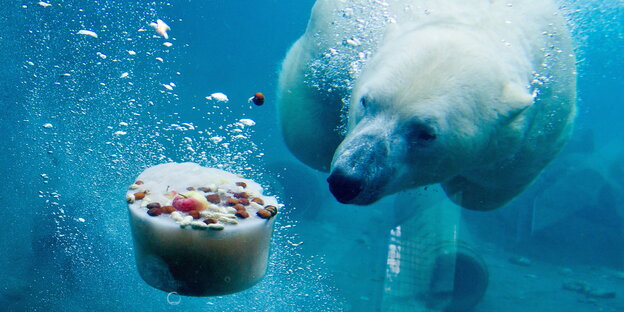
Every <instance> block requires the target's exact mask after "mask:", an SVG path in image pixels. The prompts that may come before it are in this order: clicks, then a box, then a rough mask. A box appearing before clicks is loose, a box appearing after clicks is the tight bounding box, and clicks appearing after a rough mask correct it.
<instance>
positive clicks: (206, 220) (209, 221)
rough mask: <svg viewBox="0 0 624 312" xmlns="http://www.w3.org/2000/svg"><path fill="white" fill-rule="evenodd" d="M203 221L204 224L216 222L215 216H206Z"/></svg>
mask: <svg viewBox="0 0 624 312" xmlns="http://www.w3.org/2000/svg"><path fill="white" fill-rule="evenodd" d="M204 223H206V224H214V223H217V219H215V218H207V219H205V220H204Z"/></svg>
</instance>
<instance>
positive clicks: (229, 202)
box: [225, 198, 238, 206]
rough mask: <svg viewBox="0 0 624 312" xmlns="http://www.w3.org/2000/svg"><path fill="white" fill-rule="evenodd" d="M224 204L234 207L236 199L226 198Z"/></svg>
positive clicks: (236, 202)
mask: <svg viewBox="0 0 624 312" xmlns="http://www.w3.org/2000/svg"><path fill="white" fill-rule="evenodd" d="M225 204H226V205H227V206H234V205H236V204H238V200H237V199H236V198H228V200H226V201H225Z"/></svg>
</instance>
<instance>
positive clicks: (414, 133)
mask: <svg viewBox="0 0 624 312" xmlns="http://www.w3.org/2000/svg"><path fill="white" fill-rule="evenodd" d="M410 128H411V129H410V130H409V133H408V138H409V140H410V142H412V143H415V144H418V145H427V144H430V143H431V142H433V141H435V139H436V138H437V136H436V133H435V130H434V129H432V128H430V127H428V126H424V125H421V124H415V125H412V126H411V127H410Z"/></svg>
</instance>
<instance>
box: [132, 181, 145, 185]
mask: <svg viewBox="0 0 624 312" xmlns="http://www.w3.org/2000/svg"><path fill="white" fill-rule="evenodd" d="M134 184H136V185H142V184H143V181H141V180H138V181H136V182H134Z"/></svg>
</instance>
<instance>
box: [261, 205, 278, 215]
mask: <svg viewBox="0 0 624 312" xmlns="http://www.w3.org/2000/svg"><path fill="white" fill-rule="evenodd" d="M264 209H265V210H267V211H268V212H270V213H271V217H272V216H274V215H276V214H277V207H275V206H271V205H269V206H266V207H264Z"/></svg>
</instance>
